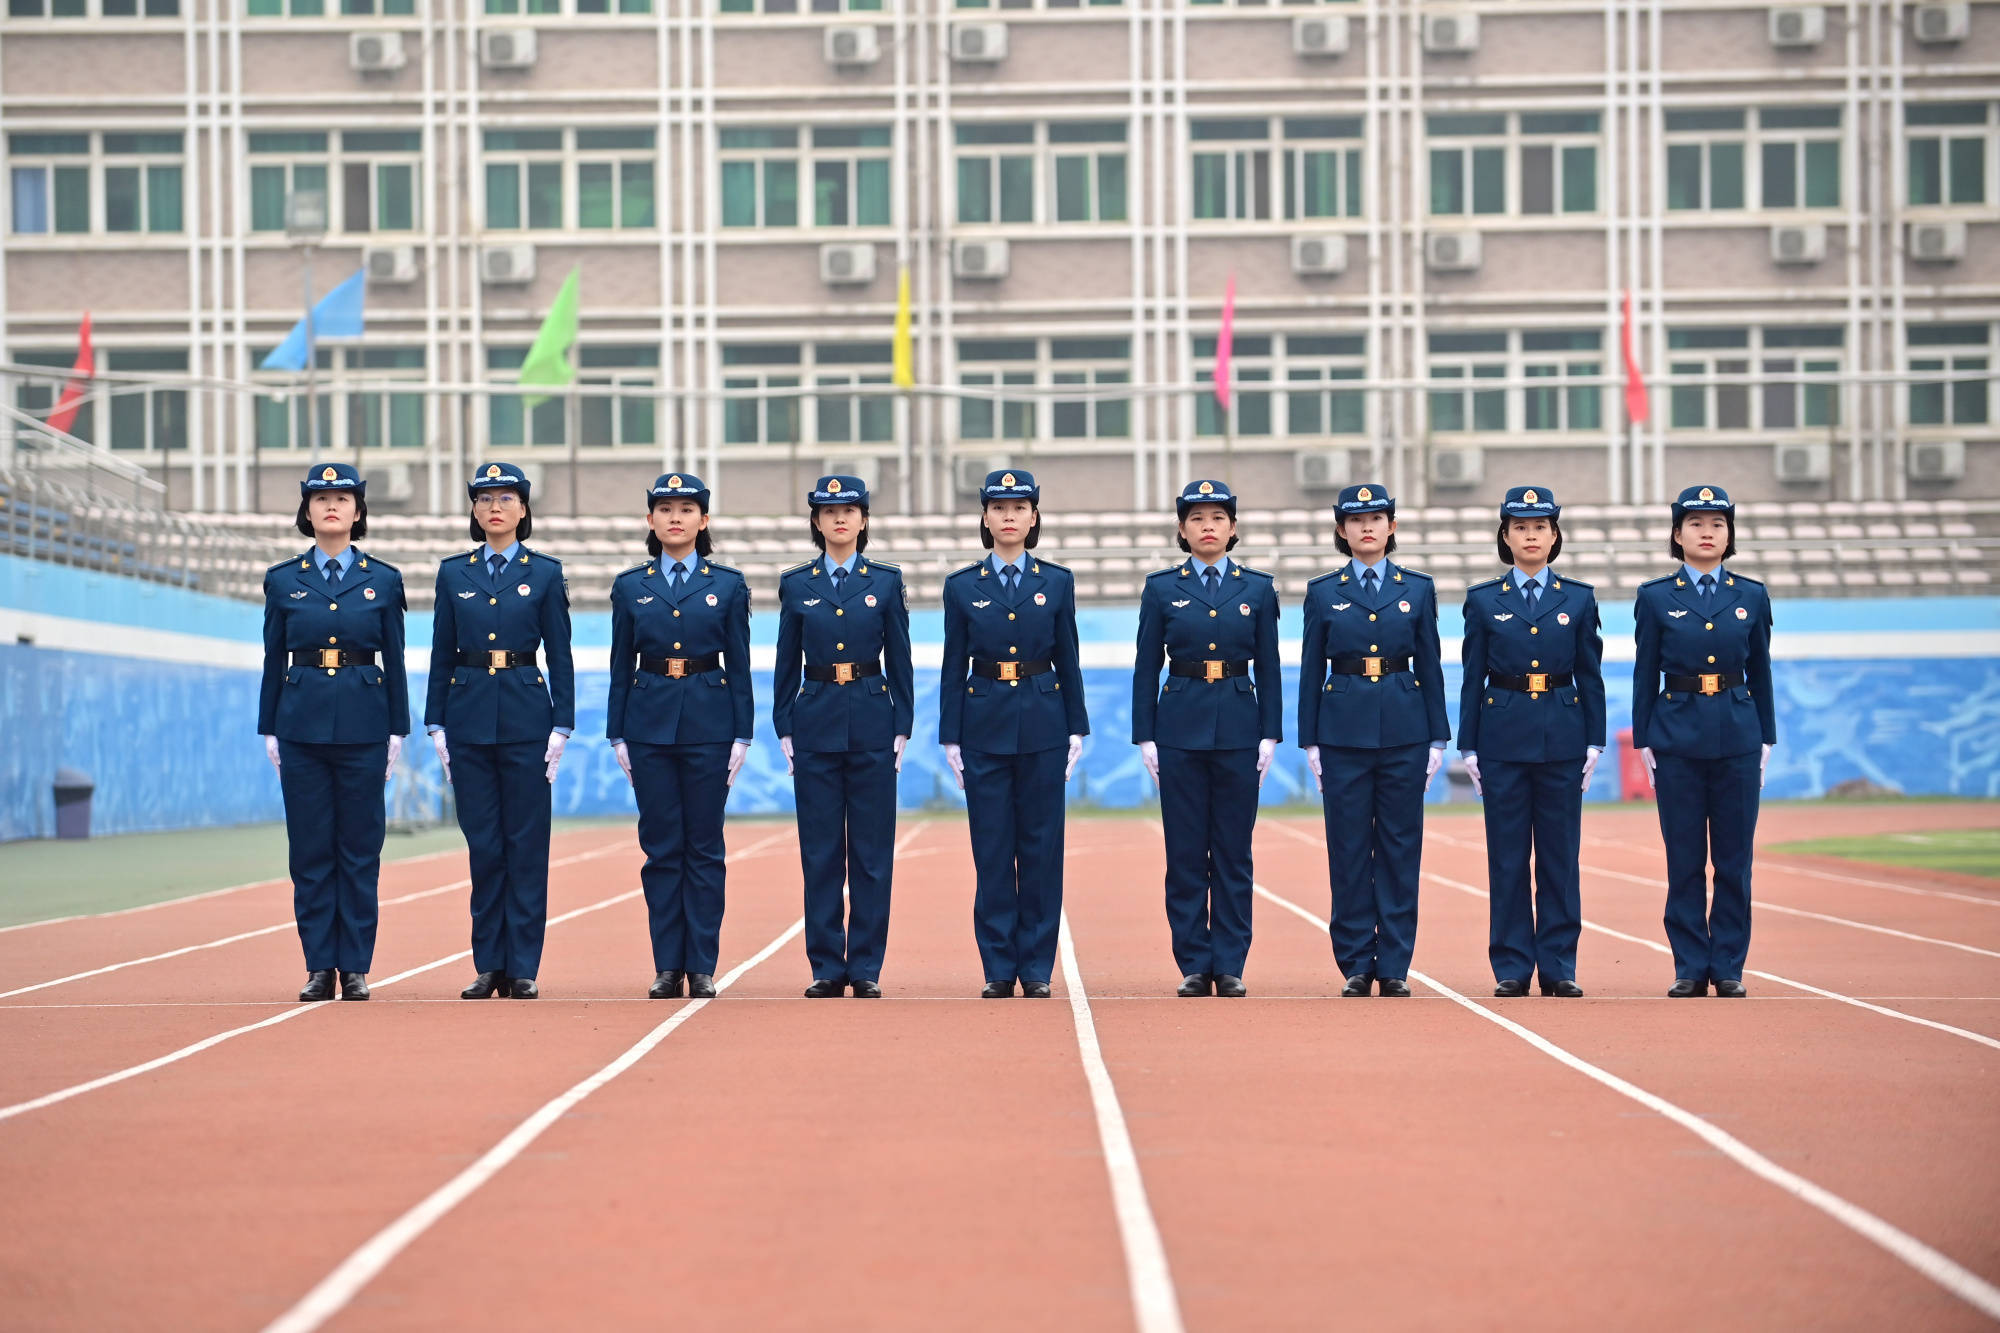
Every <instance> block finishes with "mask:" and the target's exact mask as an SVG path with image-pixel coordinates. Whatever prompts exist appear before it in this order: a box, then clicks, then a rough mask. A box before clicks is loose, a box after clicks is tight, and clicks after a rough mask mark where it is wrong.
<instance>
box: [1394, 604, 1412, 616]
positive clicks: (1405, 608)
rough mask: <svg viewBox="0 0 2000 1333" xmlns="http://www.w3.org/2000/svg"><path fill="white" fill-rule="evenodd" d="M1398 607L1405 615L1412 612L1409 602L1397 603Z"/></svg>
mask: <svg viewBox="0 0 2000 1333" xmlns="http://www.w3.org/2000/svg"><path fill="white" fill-rule="evenodd" d="M1396 609H1397V610H1398V611H1401V612H1402V613H1403V614H1404V615H1408V614H1410V604H1409V603H1408V602H1398V603H1396Z"/></svg>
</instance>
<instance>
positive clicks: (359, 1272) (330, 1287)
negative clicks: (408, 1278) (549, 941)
mask: <svg viewBox="0 0 2000 1333" xmlns="http://www.w3.org/2000/svg"><path fill="white" fill-rule="evenodd" d="M626 896H627V897H630V896H632V895H630V894H628V895H626ZM805 925H806V922H805V918H804V917H800V918H799V919H798V920H797V921H794V922H793V923H792V924H791V925H790V926H788V927H786V928H785V930H784V931H783V932H782V933H781V934H780V935H779V936H778V937H777V938H776V939H774V940H772V941H771V942H770V943H769V944H767V945H765V946H764V947H763V948H762V949H759V950H758V951H757V952H756V953H755V954H753V955H751V956H750V957H749V958H747V959H745V960H744V961H743V962H741V963H739V964H737V965H736V967H735V968H733V969H732V970H730V971H729V972H728V973H726V974H725V975H723V976H722V977H721V978H719V979H718V980H717V981H716V983H715V988H716V990H718V991H726V990H728V989H729V988H730V987H731V986H732V985H734V984H735V983H736V981H737V979H738V978H740V977H742V976H743V974H744V973H746V972H748V971H749V970H750V969H751V968H753V967H755V966H757V964H759V963H761V962H763V961H764V960H765V959H767V958H769V957H770V956H771V955H772V954H775V953H776V952H778V950H780V949H782V948H784V947H785V945H787V944H789V943H791V941H792V940H793V939H794V938H795V937H797V936H798V935H799V934H800V933H801V932H802V931H804V930H805ZM712 1003H714V1001H712V1000H690V1001H688V1002H687V1003H685V1004H683V1005H682V1006H681V1007H680V1008H679V1009H677V1010H675V1011H674V1013H673V1015H672V1016H671V1017H669V1018H668V1019H667V1020H666V1021H665V1022H663V1023H661V1024H660V1025H659V1026H658V1027H655V1028H654V1029H653V1030H652V1031H650V1032H648V1033H647V1034H646V1035H645V1036H643V1037H641V1038H640V1039H639V1040H638V1041H637V1042H635V1043H634V1044H633V1045H631V1046H629V1047H627V1048H626V1050H625V1052H624V1053H623V1054H622V1055H620V1056H619V1057H618V1058H617V1059H615V1060H613V1061H612V1062H611V1063H610V1064H608V1065H606V1066H604V1068H602V1069H600V1070H598V1071H597V1072H596V1073H595V1074H592V1075H591V1076H590V1077H589V1078H586V1079H584V1080H583V1081H582V1082H581V1083H578V1084H577V1085H576V1086H575V1087H572V1088H571V1089H570V1090H569V1091H568V1092H565V1093H563V1094H562V1095H561V1096H560V1097H557V1098H555V1099H554V1100H552V1101H549V1102H546V1103H544V1104H543V1105H542V1107H541V1108H540V1109H539V1110H537V1111H536V1112H535V1113H534V1114H532V1115H530V1116H529V1117H528V1118H527V1119H526V1120H523V1121H522V1122H521V1123H520V1124H518V1125H516V1126H514V1128H513V1129H512V1130H511V1131H510V1132H509V1133H508V1134H507V1136H506V1137H505V1138H503V1139H501V1140H500V1141H499V1142H498V1143H496V1144H494V1145H493V1146H492V1147H491V1148H489V1149H487V1150H486V1152H485V1153H483V1154H481V1156H480V1157H479V1159H478V1160H477V1161H475V1162H474V1163H473V1164H472V1165H471V1166H468V1167H466V1168H465V1170H463V1171H461V1172H459V1173H458V1174H457V1175H456V1176H453V1177H452V1178H451V1179H450V1180H448V1181H446V1182H445V1183H444V1184H442V1185H440V1186H439V1187H438V1188H437V1189H435V1190H433V1191H432V1192H431V1193H430V1194H429V1195H428V1196H427V1197H425V1198H424V1199H423V1200H422V1201H420V1202H419V1203H418V1204H417V1205H416V1206H415V1207H413V1208H411V1209H410V1210H409V1211H408V1212H406V1213H404V1214H403V1215H402V1216H401V1217H399V1218H397V1219H396V1220H395V1221H393V1222H391V1223H390V1224H389V1225H388V1226H386V1227H384V1228H382V1230H380V1231H378V1232H376V1233H375V1235H374V1236H372V1237H370V1238H369V1239H368V1241H367V1242H365V1243H364V1244H363V1245H362V1246H361V1248H360V1249H358V1250H356V1251H354V1253H352V1254H350V1255H348V1256H347V1258H346V1259H344V1260H342V1261H341V1263H340V1265H339V1267H337V1268H335V1269H334V1270H333V1271H332V1272H331V1273H328V1274H327V1275H326V1276H325V1277H324V1278H321V1279H320V1281H319V1284H318V1285H317V1286H315V1287H314V1288H313V1289H312V1290H311V1291H309V1292H307V1293H306V1294H305V1295H304V1296H303V1297H302V1298H301V1299H300V1300H299V1303H298V1304H296V1305H294V1306H293V1307H292V1308H291V1309H289V1310H287V1311H285V1313H284V1314H282V1315H280V1316H278V1317H277V1318H276V1319H274V1320H272V1321H271V1323H270V1324H269V1325H268V1326H267V1327H266V1330H265V1333H309V1331H310V1330H312V1329H317V1328H319V1327H321V1326H322V1325H324V1324H325V1323H326V1322H327V1321H328V1320H329V1319H332V1318H333V1317H334V1316H335V1315H337V1314H339V1313H340V1312H341V1311H342V1310H344V1309H346V1308H347V1304H348V1302H350V1301H352V1300H353V1299H354V1297H355V1296H356V1295H357V1294H358V1293H359V1292H360V1291H361V1289H362V1288H363V1287H366V1286H367V1285H368V1284H369V1283H370V1282H373V1281H374V1280H375V1278H376V1277H377V1276H379V1275H380V1274H381V1272H382V1270H383V1269H385V1268H387V1267H388V1266H389V1265H390V1264H391V1263H393V1262H394V1261H395V1259H396V1256H397V1255H399V1254H401V1253H402V1252H403V1251H404V1250H406V1249H408V1248H409V1247H410V1245H411V1244H412V1243H414V1242H415V1241H416V1240H417V1238H418V1237H420V1236H422V1235H423V1234H424V1233H425V1232H426V1231H429V1230H430V1229H431V1227H433V1226H435V1225H436V1224H437V1223H438V1222H439V1221H440V1220H442V1219H443V1218H444V1217H445V1216H446V1214H448V1213H450V1212H451V1210H452V1209H454V1208H456V1207H458V1205H459V1204H461V1203H463V1202H464V1201H465V1200H466V1199H468V1198H470V1197H471V1196H472V1195H473V1194H474V1193H476V1192H477V1191H478V1189H479V1187H480V1186H482V1185H484V1184H485V1183H486V1182H487V1181H489V1180H491V1179H493V1177H494V1176H496V1175H498V1174H500V1172H501V1171H502V1170H504V1169H505V1168H506V1167H507V1165H508V1164H509V1163H510V1162H512V1161H514V1159H515V1158H517V1157H519V1156H520V1155H521V1154H522V1153H523V1152H525V1151H527V1149H528V1147H529V1146H530V1145H531V1144H533V1143H534V1141H535V1140H536V1139H538V1138H540V1137H541V1136H542V1135H543V1134H544V1133H546V1132H547V1131H548V1130H549V1128H550V1127H551V1126H552V1125H554V1124H555V1123H556V1122H557V1121H559V1120H561V1119H562V1118H563V1117H564V1116H565V1115H568V1114H569V1113H570V1111H572V1110H573V1109H575V1107H576V1106H577V1104H578V1103H579V1102H581V1101H583V1100H584V1099H585V1098H586V1097H588V1096H590V1094H592V1093H593V1092H596V1091H597V1090H598V1089H599V1088H601V1087H603V1086H604V1085H605V1084H607V1083H609V1082H611V1081H612V1080H613V1079H615V1078H617V1077H618V1076H619V1075H620V1074H622V1073H624V1072H625V1071H626V1070H628V1069H630V1068H631V1067H632V1066H633V1065H636V1064H638V1063H639V1061H641V1060H643V1059H645V1058H646V1056H647V1054H648V1053H650V1052H651V1051H652V1050H653V1048H654V1047H656V1046H658V1045H659V1044H660V1043H661V1042H663V1041H665V1040H666V1039H667V1038H668V1037H670V1036H672V1035H673V1034H674V1031H675V1029H677V1028H679V1027H680V1026H681V1024H683V1023H685V1022H687V1021H688V1020H689V1019H691V1018H693V1017H694V1016H695V1015H696V1014H698V1013H700V1012H701V1011H702V1010H703V1009H706V1008H707V1007H708V1006H709V1005H710V1004H712Z"/></svg>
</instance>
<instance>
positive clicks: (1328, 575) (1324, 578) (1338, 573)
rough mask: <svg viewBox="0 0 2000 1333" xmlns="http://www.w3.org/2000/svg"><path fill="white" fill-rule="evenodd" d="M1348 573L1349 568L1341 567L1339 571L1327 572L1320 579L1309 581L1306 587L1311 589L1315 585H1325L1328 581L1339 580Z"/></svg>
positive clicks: (1330, 570)
mask: <svg viewBox="0 0 2000 1333" xmlns="http://www.w3.org/2000/svg"><path fill="white" fill-rule="evenodd" d="M1346 572H1347V567H1346V566H1345V565H1343V566H1341V567H1340V568H1339V569H1329V570H1327V571H1326V573H1324V574H1321V575H1320V576H1319V577H1318V578H1313V579H1307V580H1306V586H1307V587H1308V588H1310V587H1312V586H1313V584H1315V583H1325V582H1326V581H1327V580H1328V579H1337V578H1339V577H1340V576H1341V575H1342V574H1344V573H1346Z"/></svg>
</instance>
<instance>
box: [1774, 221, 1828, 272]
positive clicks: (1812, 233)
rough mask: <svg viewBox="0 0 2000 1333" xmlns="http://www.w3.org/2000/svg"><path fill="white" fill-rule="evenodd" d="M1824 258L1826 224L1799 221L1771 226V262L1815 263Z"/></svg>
mask: <svg viewBox="0 0 2000 1333" xmlns="http://www.w3.org/2000/svg"><path fill="white" fill-rule="evenodd" d="M1825 258H1826V224H1825V223H1824V222H1800V223H1794V224H1791V225H1789V226H1784V227H1773V228H1771V262H1772V263H1773V264H1817V263H1819V261H1820V260H1822V259H1825Z"/></svg>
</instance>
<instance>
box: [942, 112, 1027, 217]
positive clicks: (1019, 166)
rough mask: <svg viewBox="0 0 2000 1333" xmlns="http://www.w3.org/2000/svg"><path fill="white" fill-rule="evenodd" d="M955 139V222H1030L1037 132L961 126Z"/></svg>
mask: <svg viewBox="0 0 2000 1333" xmlns="http://www.w3.org/2000/svg"><path fill="white" fill-rule="evenodd" d="M957 139H958V220H959V221H960V222H1033V221H1034V220H1035V127H1034V126H1033V125H960V126H959V127H958V129H957ZM968 149H970V150H972V151H967V150H968Z"/></svg>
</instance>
